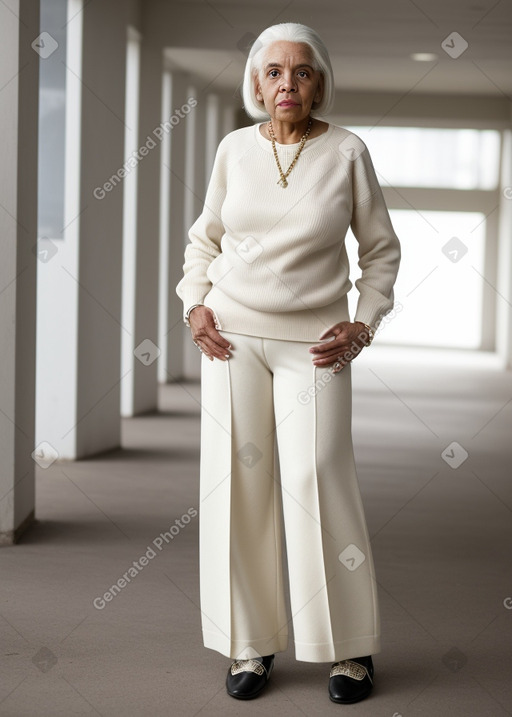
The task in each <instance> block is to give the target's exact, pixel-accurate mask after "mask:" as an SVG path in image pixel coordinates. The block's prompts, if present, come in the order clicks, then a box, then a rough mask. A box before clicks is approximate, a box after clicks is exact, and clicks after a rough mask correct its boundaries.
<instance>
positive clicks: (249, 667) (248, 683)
mask: <svg viewBox="0 0 512 717" xmlns="http://www.w3.org/2000/svg"><path fill="white" fill-rule="evenodd" d="M273 667H274V655H266V656H265V657H255V658H254V659H250V660H235V661H234V662H233V663H232V665H231V667H230V668H229V670H228V675H227V677H226V688H227V691H228V694H229V695H231V697H236V698H238V699H239V700H252V699H253V697H257V696H258V695H259V694H260V692H261V691H262V690H263V688H264V687H265V685H266V684H267V682H268V678H269V677H270V673H271V672H272V668H273Z"/></svg>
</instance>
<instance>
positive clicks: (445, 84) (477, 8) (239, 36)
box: [153, 0, 512, 100]
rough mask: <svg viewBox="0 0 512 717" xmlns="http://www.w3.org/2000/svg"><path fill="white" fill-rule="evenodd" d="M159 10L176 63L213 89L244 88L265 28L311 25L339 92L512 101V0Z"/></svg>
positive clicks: (331, 1) (194, 5)
mask: <svg viewBox="0 0 512 717" xmlns="http://www.w3.org/2000/svg"><path fill="white" fill-rule="evenodd" d="M153 11H154V12H158V13H160V22H162V23H163V27H164V29H163V30H162V33H163V34H164V37H165V33H166V29H165V28H167V30H168V33H167V36H166V37H165V41H164V44H165V45H166V47H167V50H166V54H167V57H168V58H169V59H170V61H171V63H172V64H174V65H175V66H177V67H178V68H180V69H182V70H184V71H187V72H190V73H191V74H193V75H195V76H198V77H199V78H200V80H201V81H202V82H204V83H205V85H209V86H210V87H211V88H212V89H218V90H227V91H231V92H232V91H234V90H235V89H236V88H237V86H238V85H239V84H240V82H241V78H242V73H243V69H244V64H245V59H246V53H247V47H248V45H249V44H250V42H251V40H254V39H255V37H256V36H257V35H258V34H259V33H260V32H261V31H262V30H263V29H264V28H265V27H267V26H268V25H272V24H275V23H278V22H302V23H304V24H307V25H310V26H311V27H314V28H315V29H316V30H317V32H319V34H320V35H321V37H322V38H323V40H324V42H325V43H326V45H327V47H328V50H329V53H330V56H331V62H332V65H333V69H334V75H335V80H336V86H337V87H338V88H339V89H345V90H358V91H378V92H386V91H388V92H397V91H398V92H415V93H428V94H431V93H443V94H451V95H457V94H465V95H468V94H472V95H474V94H477V95H493V96H499V97H501V98H507V99H509V100H510V99H511V98H512V0H442V1H441V0H386V1H385V2H384V0H380V1H379V0H307V2H306V1H305V0H291V1H288V2H287V0H283V1H282V2H281V3H280V2H277V0H272V1H271V2H270V1H269V0H259V2H258V3H257V5H256V4H255V3H254V0H212V1H210V0H187V1H186V2H172V0H171V1H169V0H168V1H167V2H166V3H165V2H164V1H163V0H155V2H154V3H153ZM166 22H167V25H165V23H166ZM160 27H162V25H161V26H160ZM453 33H457V34H456V35H454V34H453ZM466 43H467V46H466ZM413 53H434V54H435V55H436V56H437V57H436V59H434V60H431V61H428V62H418V61H415V60H413V59H412V58H411V55H412V54H413Z"/></svg>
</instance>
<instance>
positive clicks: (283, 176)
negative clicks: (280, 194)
mask: <svg viewBox="0 0 512 717" xmlns="http://www.w3.org/2000/svg"><path fill="white" fill-rule="evenodd" d="M311 124H312V119H311V117H310V118H309V122H308V128H307V130H306V131H305V132H304V134H303V135H302V138H301V140H300V145H299V148H298V150H297V152H296V153H295V157H294V158H293V160H292V163H291V164H290V166H289V167H288V169H287V170H286V172H285V173H284V172H283V170H282V168H281V163H280V162H279V157H278V156H277V149H276V138H275V136H274V129H273V127H272V120H269V123H268V133H269V135H270V139H271V141H272V149H273V150H274V157H275V158H276V164H277V168H278V170H279V174H280V175H281V179H279V180H278V182H277V183H278V184H280V185H281V187H283V189H284V188H285V187H287V186H288V182H287V181H286V177H287V176H288V175H289V174H290V172H291V171H292V169H293V168H294V166H295V163H296V161H297V160H298V158H299V155H300V153H301V152H302V148H303V147H304V145H305V144H306V140H307V138H308V135H309V133H310V132H311Z"/></svg>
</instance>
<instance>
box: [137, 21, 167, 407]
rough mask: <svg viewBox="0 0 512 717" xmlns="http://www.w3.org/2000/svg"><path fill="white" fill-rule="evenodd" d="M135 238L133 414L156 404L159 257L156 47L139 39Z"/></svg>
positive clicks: (159, 81)
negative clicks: (139, 155)
mask: <svg viewBox="0 0 512 717" xmlns="http://www.w3.org/2000/svg"><path fill="white" fill-rule="evenodd" d="M140 61H141V64H140V95H139V142H138V144H139V148H140V150H139V151H140V152H141V154H142V158H141V161H140V162H139V163H138V165H137V168H138V183H137V241H136V245H137V246H136V267H137V270H136V275H135V282H136V283H135V316H134V334H133V351H134V355H135V361H134V369H133V414H140V413H145V412H147V411H151V410H155V409H156V408H157V405H158V373H157V370H158V360H157V359H158V357H159V355H160V348H159V346H158V342H159V339H158V280H159V260H160V156H161V132H160V129H161V128H160V123H161V112H162V110H161V102H162V49H161V47H160V45H159V44H152V43H151V42H150V41H149V40H148V39H147V38H146V37H145V36H144V35H143V36H142V43H141V58H140Z"/></svg>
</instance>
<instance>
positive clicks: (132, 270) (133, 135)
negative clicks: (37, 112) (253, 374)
mask: <svg viewBox="0 0 512 717" xmlns="http://www.w3.org/2000/svg"><path fill="white" fill-rule="evenodd" d="M126 39H127V47H126V80H125V82H126V92H125V118H126V126H125V129H124V156H125V161H126V162H127V163H128V165H129V163H130V161H131V158H132V157H135V156H137V153H138V150H139V101H140V96H139V79H140V41H141V36H140V33H139V32H138V31H137V30H135V28H133V27H130V26H129V27H127V38H126ZM133 164H134V166H133V168H130V171H129V172H128V173H127V174H126V176H125V177H124V179H123V271H122V273H123V282H122V285H123V288H122V292H123V298H122V325H123V326H124V327H126V328H127V329H128V331H123V332H122V333H121V375H122V376H123V379H122V381H121V415H122V416H132V415H133V401H134V396H133V394H134V371H133V369H134V363H135V361H136V360H137V359H136V358H135V355H134V353H133V351H134V348H135V346H134V345H133V343H134V335H135V302H136V298H137V297H136V293H135V286H136V277H137V188H138V165H137V164H136V163H135V162H133Z"/></svg>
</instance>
